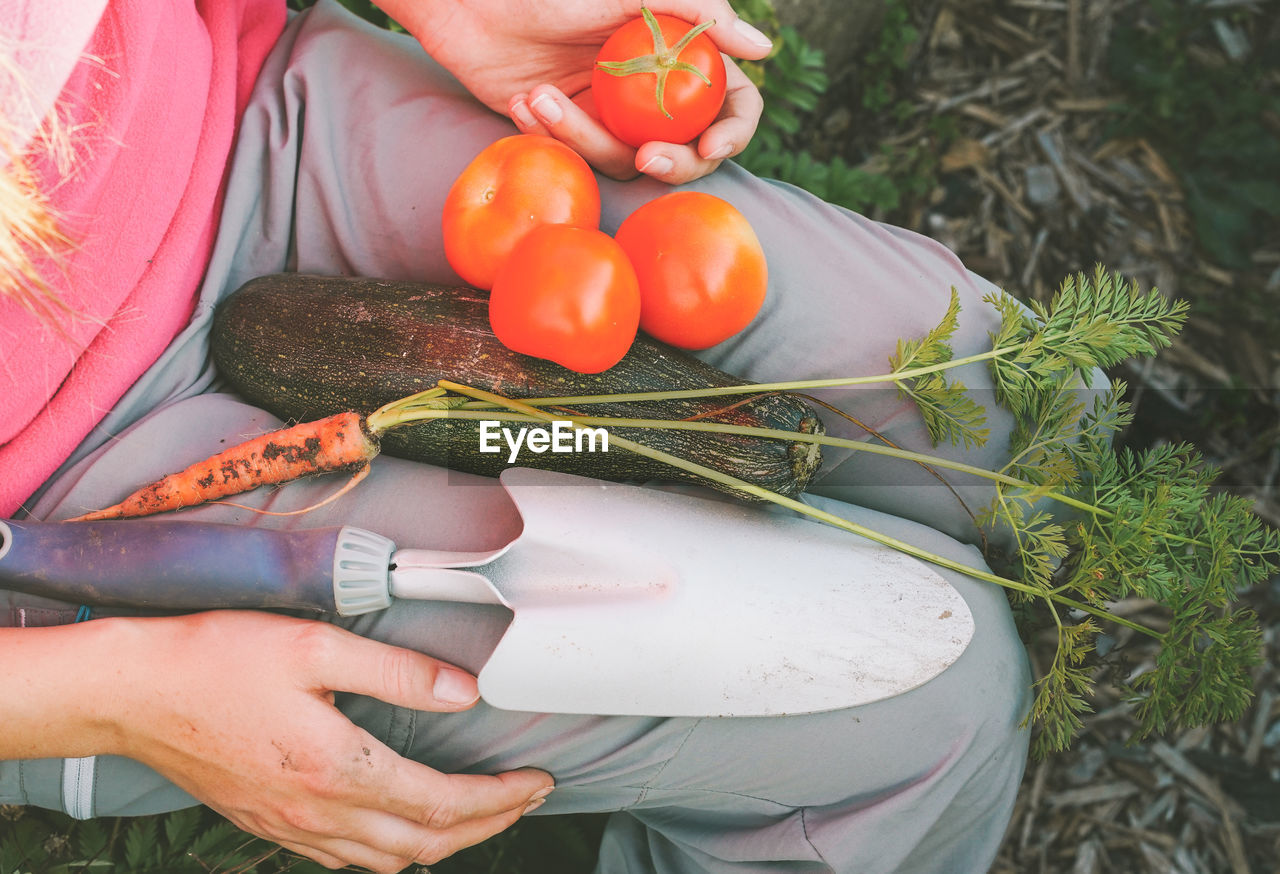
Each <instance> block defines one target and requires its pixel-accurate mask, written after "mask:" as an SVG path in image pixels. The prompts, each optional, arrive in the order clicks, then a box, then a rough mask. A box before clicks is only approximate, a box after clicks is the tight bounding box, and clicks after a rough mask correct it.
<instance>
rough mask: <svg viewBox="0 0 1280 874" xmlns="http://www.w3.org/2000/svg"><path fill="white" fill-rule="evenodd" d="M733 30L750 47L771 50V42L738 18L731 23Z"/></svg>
mask: <svg viewBox="0 0 1280 874" xmlns="http://www.w3.org/2000/svg"><path fill="white" fill-rule="evenodd" d="M733 28H734V30H736V31H738V33H739V34H741V35H742V36H743V37H745V38H746V39H747V41H748V42H750V43H751V44H752V45H757V46H760V48H762V49H771V48H773V40H771V39H769V37H767V36H765V35H764V34H763V33H761V32H760V31H758V30H756V29H755V28H754V27H753V26H751V24H749V23H748V22H746V21H743V20H742V19H741V18H739V19H738V20H737V21H735V22H734V23H733Z"/></svg>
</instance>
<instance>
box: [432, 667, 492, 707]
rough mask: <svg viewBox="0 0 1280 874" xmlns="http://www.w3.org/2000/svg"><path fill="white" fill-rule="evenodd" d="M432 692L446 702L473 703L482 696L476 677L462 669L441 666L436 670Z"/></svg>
mask: <svg viewBox="0 0 1280 874" xmlns="http://www.w3.org/2000/svg"><path fill="white" fill-rule="evenodd" d="M431 694H432V695H435V696H436V700H437V701H442V702H444V703H445V704H473V703H475V701H476V700H477V699H478V698H479V697H480V690H479V689H477V688H476V681H475V678H474V677H472V676H471V675H470V674H464V673H463V672H462V671H455V670H452V669H450V668H441V669H440V670H438V671H436V683H435V685H434V686H432V687H431Z"/></svg>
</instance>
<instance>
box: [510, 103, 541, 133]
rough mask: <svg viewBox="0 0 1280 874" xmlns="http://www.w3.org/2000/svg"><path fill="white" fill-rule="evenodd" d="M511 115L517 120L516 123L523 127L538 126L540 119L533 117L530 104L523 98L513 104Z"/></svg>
mask: <svg viewBox="0 0 1280 874" xmlns="http://www.w3.org/2000/svg"><path fill="white" fill-rule="evenodd" d="M511 117H512V118H514V119H515V120H516V124H518V125H520V126H521V127H537V126H538V120H537V119H536V118H534V117H533V113H532V112H530V111H529V104H527V103H525V102H524V101H523V100H521V101H519V102H517V103H514V104H512V106H511Z"/></svg>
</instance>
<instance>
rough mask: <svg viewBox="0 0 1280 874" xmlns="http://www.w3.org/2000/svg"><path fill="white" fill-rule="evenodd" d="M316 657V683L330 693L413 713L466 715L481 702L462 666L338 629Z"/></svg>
mask: <svg viewBox="0 0 1280 874" xmlns="http://www.w3.org/2000/svg"><path fill="white" fill-rule="evenodd" d="M324 627H325V628H326V629H327V630H328V631H330V632H332V634H326V635H322V636H323V637H325V638H327V639H326V640H324V641H323V642H321V643H320V645H319V646H317V647H316V649H318V650H319V652H314V653H312V654H311V655H312V659H311V661H310V664H311V668H312V678H313V681H314V683H315V685H316V687H317V688H319V689H322V690H324V691H326V692H354V693H355V694H357V695H368V696H369V697H371V698H377V699H378V700H380V701H385V702H386V703H388V704H395V705H397V706H400V707H409V708H412V709H414V710H434V711H440V712H448V711H455V710H466V709H467V708H468V707H471V706H472V705H473V704H475V703H476V702H477V701H478V700H480V690H479V689H478V688H477V686H476V680H475V677H473V676H472V675H471V674H469V673H468V672H466V671H464V670H462V669H461V668H459V667H456V666H454V665H451V664H448V663H447V662H442V661H440V660H439V659H434V658H432V657H431V656H428V655H423V654H422V653H420V652H414V651H413V650H411V649H404V648H403V647H398V646H392V645H390V644H386V643H380V642H378V641H376V640H370V639H368V638H366V637H361V636H360V635H358V634H354V633H352V632H350V631H346V630H344V629H341V628H338V627H336V626H324Z"/></svg>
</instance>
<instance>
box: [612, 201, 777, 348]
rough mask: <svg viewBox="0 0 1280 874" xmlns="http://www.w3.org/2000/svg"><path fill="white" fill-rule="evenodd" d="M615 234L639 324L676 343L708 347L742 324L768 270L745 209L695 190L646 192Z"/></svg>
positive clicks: (758, 300) (754, 308)
mask: <svg viewBox="0 0 1280 874" xmlns="http://www.w3.org/2000/svg"><path fill="white" fill-rule="evenodd" d="M615 239H616V240H617V241H618V245H620V246H621V247H622V248H623V250H624V251H625V252H626V253H627V257H628V258H630V259H631V263H632V265H633V266H634V267H635V269H636V277H637V278H638V279H639V281H640V329H641V330H643V331H644V332H645V333H647V334H649V335H650V336H652V337H655V338H656V339H658V340H661V341H663V342H664V343H669V344H671V345H672V346H677V347H679V348H681V349H706V348H707V347H708V346H714V345H715V344H717V343H719V342H721V341H723V340H726V339H728V338H729V337H732V336H733V335H734V334H736V333H738V332H739V331H741V330H742V329H743V328H745V327H746V326H747V325H748V324H749V323H750V322H751V320H752V319H753V318H755V315H756V313H758V312H759V311H760V307H761V305H763V303H764V295H765V289H766V287H767V286H768V282H769V272H768V268H767V266H766V264H765V257H764V250H763V249H762V248H761V247H760V241H759V239H757V238H756V234H755V231H753V230H752V229H751V225H750V223H748V222H747V219H746V217H745V216H743V214H742V213H740V212H738V210H736V209H734V207H733V206H732V205H731V204H729V203H727V202H725V201H723V200H721V199H720V198H718V197H714V196H712V195H710V194H704V193H702V192H700V191H677V192H674V193H672V194H665V195H663V196H662V197H659V198H658V199H656V200H651V201H649V202H648V203H646V204H645V205H644V206H642V207H640V208H639V209H637V210H636V211H635V212H633V213H632V214H631V215H629V216H628V217H627V218H626V220H625V221H624V222H623V223H622V226H621V227H620V228H618V232H617V234H615Z"/></svg>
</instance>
